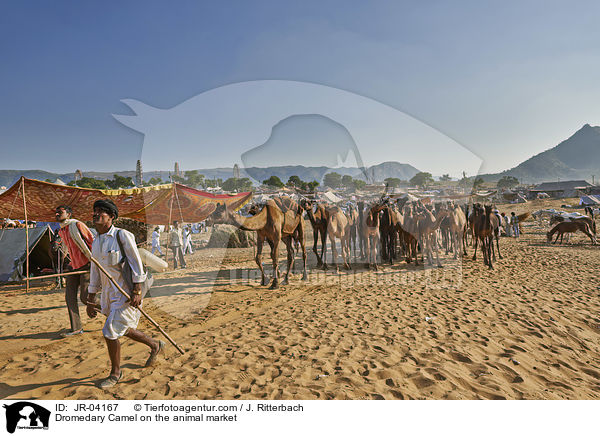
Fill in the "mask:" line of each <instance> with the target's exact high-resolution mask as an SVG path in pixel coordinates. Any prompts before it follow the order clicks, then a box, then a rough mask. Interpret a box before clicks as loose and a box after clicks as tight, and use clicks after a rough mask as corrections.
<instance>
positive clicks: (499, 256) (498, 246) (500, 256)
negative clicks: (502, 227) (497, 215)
mask: <svg viewBox="0 0 600 436" xmlns="http://www.w3.org/2000/svg"><path fill="white" fill-rule="evenodd" d="M498 239H500V237H499V235H498V234H496V248H497V249H498V259H502V254H500V243H499V242H498ZM494 260H495V259H494Z"/></svg>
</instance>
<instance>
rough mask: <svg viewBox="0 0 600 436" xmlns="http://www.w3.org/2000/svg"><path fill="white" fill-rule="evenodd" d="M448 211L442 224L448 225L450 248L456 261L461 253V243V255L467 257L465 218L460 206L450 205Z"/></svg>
mask: <svg viewBox="0 0 600 436" xmlns="http://www.w3.org/2000/svg"><path fill="white" fill-rule="evenodd" d="M448 211H449V213H448V216H447V217H446V218H445V219H444V221H443V223H446V222H447V223H448V234H449V243H450V247H451V250H452V251H454V259H458V258H459V256H460V251H461V243H462V251H463V254H464V255H465V256H466V255H467V240H466V238H467V217H466V216H465V213H464V211H463V209H462V208H461V207H460V206H454V205H450V206H449V209H448ZM443 223H442V225H443Z"/></svg>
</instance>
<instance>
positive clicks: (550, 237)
mask: <svg viewBox="0 0 600 436" xmlns="http://www.w3.org/2000/svg"><path fill="white" fill-rule="evenodd" d="M546 238H547V239H548V242H552V233H551V232H546Z"/></svg>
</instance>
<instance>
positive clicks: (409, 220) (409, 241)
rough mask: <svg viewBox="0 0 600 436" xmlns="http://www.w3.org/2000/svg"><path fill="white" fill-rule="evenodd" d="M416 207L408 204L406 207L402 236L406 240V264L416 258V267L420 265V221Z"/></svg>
mask: <svg viewBox="0 0 600 436" xmlns="http://www.w3.org/2000/svg"><path fill="white" fill-rule="evenodd" d="M414 209H415V206H414V205H413V204H407V205H405V206H404V209H403V210H404V215H403V225H402V230H403V232H402V233H401V236H402V237H403V239H404V246H405V251H406V255H405V259H406V263H411V261H412V258H413V256H414V258H415V265H417V266H418V265H419V258H418V250H417V246H418V240H419V224H418V223H419V219H418V217H417V214H416V212H415V210H414Z"/></svg>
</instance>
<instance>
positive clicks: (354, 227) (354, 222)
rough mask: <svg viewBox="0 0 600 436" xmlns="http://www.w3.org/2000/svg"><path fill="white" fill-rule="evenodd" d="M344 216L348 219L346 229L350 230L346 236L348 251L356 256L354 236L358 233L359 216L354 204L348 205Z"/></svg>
mask: <svg viewBox="0 0 600 436" xmlns="http://www.w3.org/2000/svg"><path fill="white" fill-rule="evenodd" d="M346 218H347V219H348V226H349V228H348V230H349V232H350V235H349V238H348V244H349V245H348V251H349V252H350V253H352V256H356V236H357V233H358V225H359V223H358V221H359V216H358V210H357V208H356V206H355V205H353V204H350V205H348V209H347V210H346ZM350 244H351V246H350Z"/></svg>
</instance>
